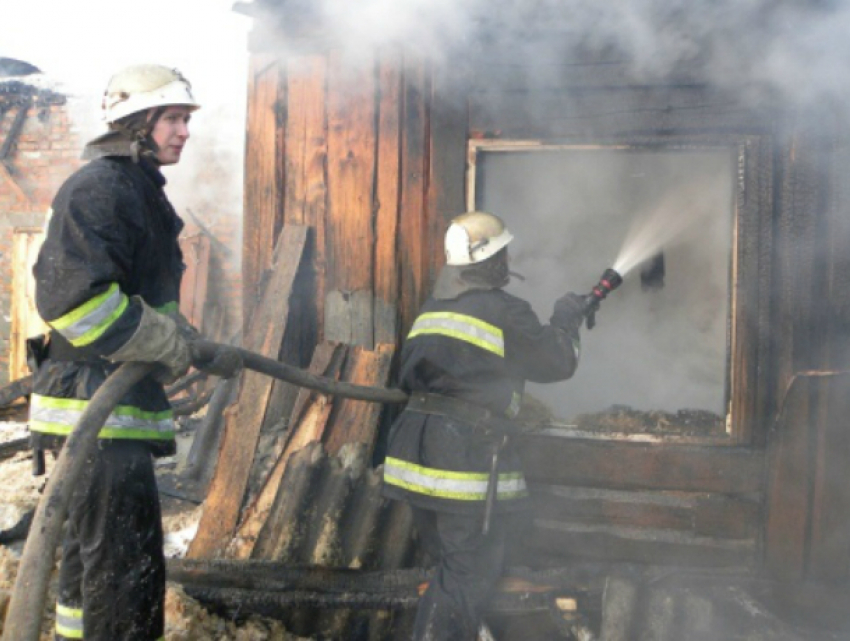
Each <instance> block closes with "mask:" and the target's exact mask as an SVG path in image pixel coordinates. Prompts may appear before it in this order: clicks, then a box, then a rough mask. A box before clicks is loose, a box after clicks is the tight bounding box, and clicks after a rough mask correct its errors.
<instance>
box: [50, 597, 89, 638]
mask: <svg viewBox="0 0 850 641" xmlns="http://www.w3.org/2000/svg"><path fill="white" fill-rule="evenodd" d="M56 633H57V634H61V635H62V636H63V637H66V638H68V639H82V638H83V611H82V610H81V609H79V608H70V607H68V606H64V605H61V604H59V603H57V604H56Z"/></svg>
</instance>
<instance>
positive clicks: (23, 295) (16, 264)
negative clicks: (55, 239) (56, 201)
mask: <svg viewBox="0 0 850 641" xmlns="http://www.w3.org/2000/svg"><path fill="white" fill-rule="evenodd" d="M43 242H44V232H43V230H42V229H40V228H35V227H27V228H18V229H15V230H14V232H13V235H12V301H11V305H10V307H11V309H10V312H11V316H12V319H11V328H10V329H11V331H10V334H9V345H10V351H9V380H10V381H16V380H18V379H20V378H23V377H24V376H27V375H28V374H29V373H30V371H29V367H27V344H26V341H27V338H29V337H30V336H37V335H38V334H43V333H46V332H47V331H48V329H49V328H48V327H47V325H46V324H45V323H44V321H43V320H41V317H40V316H39V315H38V310H37V309H36V306H35V278H34V277H33V275H32V266H33V265H34V264H35V261H36V260H37V259H38V252H39V249H41V244H42V243H43Z"/></svg>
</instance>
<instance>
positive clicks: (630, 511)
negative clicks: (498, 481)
mask: <svg viewBox="0 0 850 641" xmlns="http://www.w3.org/2000/svg"><path fill="white" fill-rule="evenodd" d="M531 495H532V499H533V504H534V513H535V514H536V515H538V516H539V518H546V519H548V520H552V521H559V522H562V523H573V524H585V525H613V526H618V527H626V528H646V529H652V530H673V531H680V532H690V533H692V534H694V535H699V536H711V537H715V538H720V539H754V538H755V536H756V533H757V532H758V530H759V525H760V521H759V503H758V501H757V500H755V499H751V500H747V499H739V498H733V497H730V496H728V495H722V494H702V493H699V494H698V493H684V492H624V491H617V490H601V489H596V488H570V487H561V486H551V485H546V486H532V487H531Z"/></svg>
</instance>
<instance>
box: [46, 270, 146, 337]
mask: <svg viewBox="0 0 850 641" xmlns="http://www.w3.org/2000/svg"><path fill="white" fill-rule="evenodd" d="M128 304H129V300H128V299H127V296H126V295H125V294H124V293H123V292H122V291H121V290H120V289H119V288H118V283H112V284H111V285H110V286H109V289H107V290H106V291H105V292H103V293H102V294H98V295H97V296H95V297H94V298H91V299H89V300H88V301H86V302H85V303H83V304H82V305H80V306H79V307H77V308H76V309H74V310H72V311H70V312H68V313H67V314H65V315H64V316H61V317H60V318H57V319H55V320H52V321H49V322H48V324H49V325H50V326H51V327H52V328H53V329H55V330H56V331H57V332H59V333H60V334H62V336H64V337H65V338H66V339H68V342H70V343H71V345H74V346H75V347H81V346H83V345H89V344H90V343H93V342H94V341H95V340H97V339H98V338H99V337H100V336H101V335H102V334H103V333H104V332H105V331H106V330H107V329H109V327H110V326H111V325H112V323H114V322H115V320H116V319H117V318H118V317H119V316H121V314H123V313H124V310H125V309H127V305H128Z"/></svg>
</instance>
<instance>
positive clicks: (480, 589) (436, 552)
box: [413, 507, 513, 641]
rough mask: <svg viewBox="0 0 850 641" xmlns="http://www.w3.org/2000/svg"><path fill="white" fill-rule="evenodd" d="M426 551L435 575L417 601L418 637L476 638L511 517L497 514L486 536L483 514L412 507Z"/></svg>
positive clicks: (418, 640)
mask: <svg viewBox="0 0 850 641" xmlns="http://www.w3.org/2000/svg"><path fill="white" fill-rule="evenodd" d="M413 515H414V523H415V525H416V528H417V530H418V532H419V538H420V541H421V543H422V545H423V546H424V549H425V551H426V552H427V553H428V554H429V555H430V556H432V558H434V559H435V561H436V562H437V567H436V574H435V576H434V578H433V579H432V580H431V582H430V583H429V585H428V589H427V590H426V591H425V593H424V594H423V595H422V598H421V599H420V600H419V607H418V609H417V611H416V621H415V623H414V632H413V639H414V641H472V640H474V639H475V638H476V636H477V634H478V626H479V624H480V622H481V615H482V610H483V608H484V606H485V604H486V602H487V600H488V598H489V597H490V595H491V593H492V592H493V588H494V587H495V585H496V581H497V580H498V579H499V577H500V576H501V574H502V569H503V565H504V559H505V550H506V544H507V541H508V538H509V534H510V533H511V531H512V529H513V525H512V523H513V520H512V519H511V518H510V516H509V515H504V514H503V515H497V516H496V517H495V518H494V520H493V523H492V524H491V527H490V532H489V533H488V534H487V535H486V536H485V535H483V534H482V533H481V518H482V517H481V514H450V513H445V512H435V511H431V510H424V509H422V508H416V507H414V508H413Z"/></svg>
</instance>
